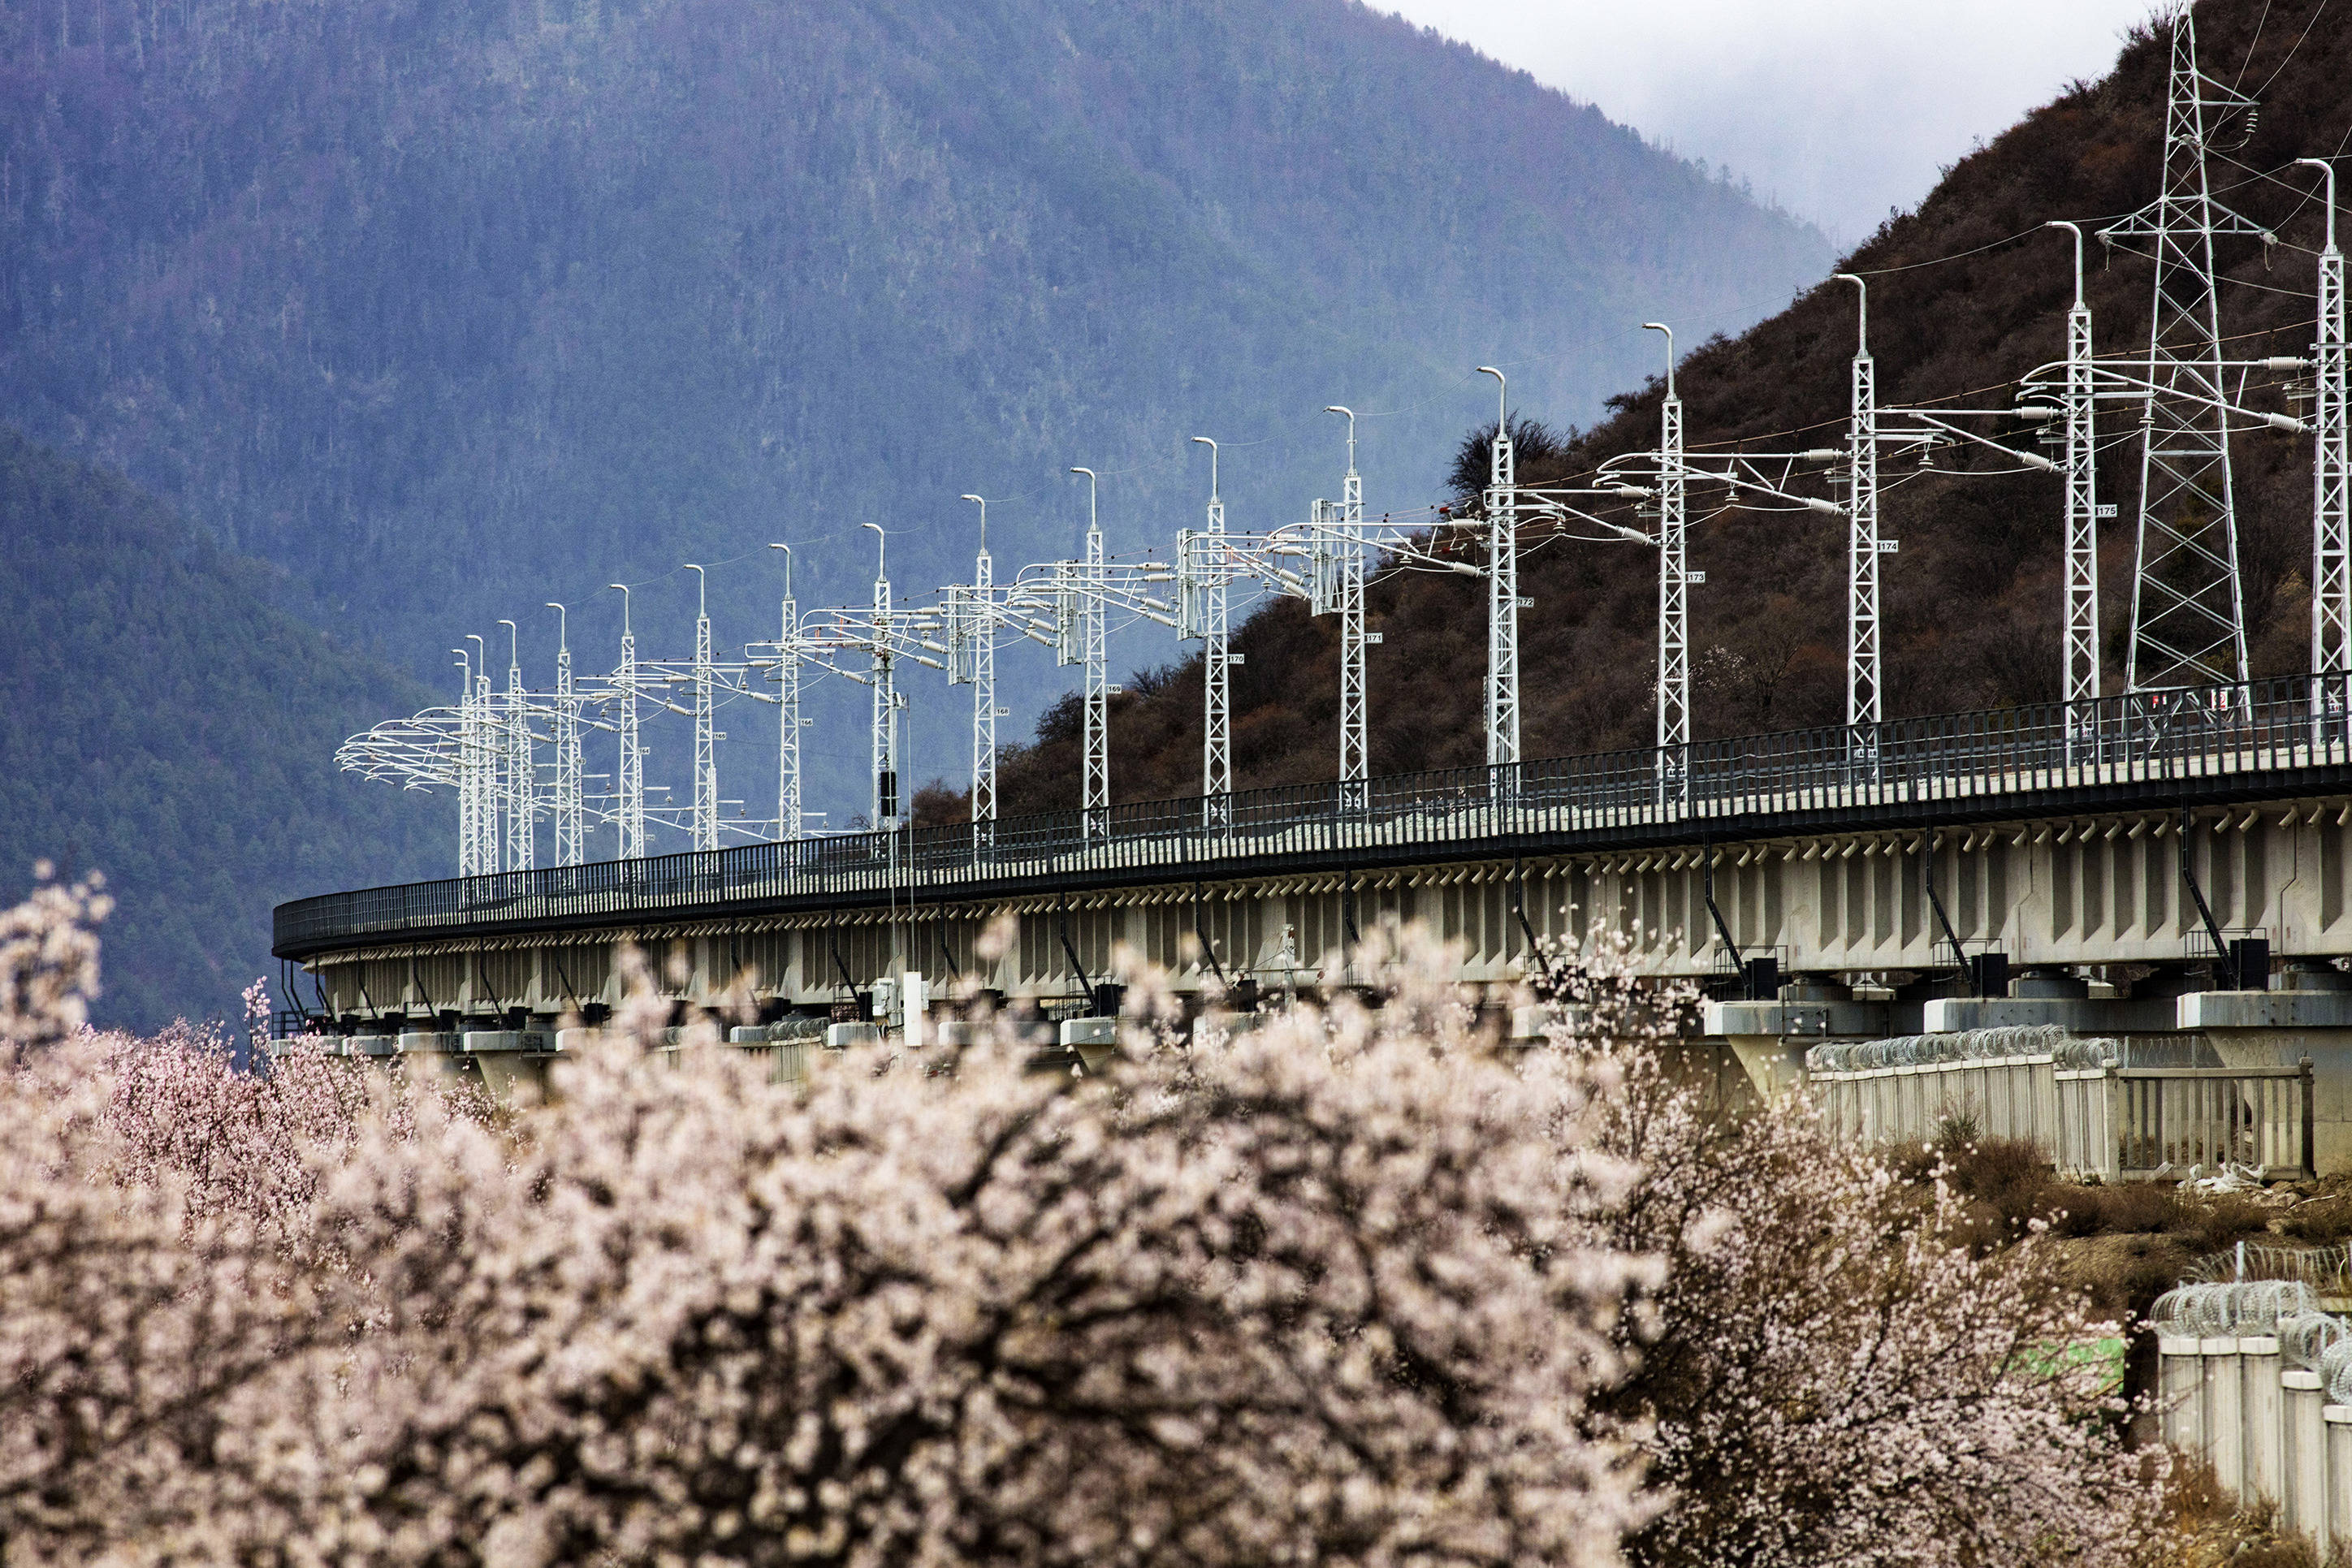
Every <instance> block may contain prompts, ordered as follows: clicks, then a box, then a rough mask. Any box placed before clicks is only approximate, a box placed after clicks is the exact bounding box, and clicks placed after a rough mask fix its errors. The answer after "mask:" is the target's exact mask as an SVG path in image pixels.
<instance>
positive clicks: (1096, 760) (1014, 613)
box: [1002, 528, 1176, 835]
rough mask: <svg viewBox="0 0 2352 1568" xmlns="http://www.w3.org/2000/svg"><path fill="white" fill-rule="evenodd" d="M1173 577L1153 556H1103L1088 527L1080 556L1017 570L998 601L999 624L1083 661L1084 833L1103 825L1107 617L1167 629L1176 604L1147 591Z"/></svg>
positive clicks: (1071, 660)
mask: <svg viewBox="0 0 2352 1568" xmlns="http://www.w3.org/2000/svg"><path fill="white" fill-rule="evenodd" d="M1175 577H1176V573H1175V572H1174V571H1172V570H1170V569H1169V568H1168V567H1167V566H1166V565H1164V564H1162V563H1160V562H1158V561H1144V562H1139V563H1129V562H1125V561H1120V562H1116V563H1114V562H1111V561H1109V560H1107V559H1104V556H1103V549H1102V535H1101V533H1100V531H1099V530H1097V529H1091V528H1090V529H1088V530H1087V555H1086V559H1083V560H1056V561H1043V562H1038V563H1035V564H1033V565H1031V566H1027V567H1024V568H1023V569H1022V572H1021V575H1020V577H1019V578H1018V579H1017V580H1015V581H1014V583H1013V587H1012V591H1011V592H1010V593H1009V594H1008V595H1007V596H1006V598H1005V600H1004V601H1003V610H1002V616H1003V621H1004V622H1005V623H1007V624H1010V625H1012V626H1013V627H1014V628H1015V629H1017V630H1018V631H1019V632H1021V634H1022V635H1024V636H1025V637H1028V638H1030V639H1032V640H1033V641H1035V642H1039V643H1045V645H1046V646H1047V647H1050V648H1052V649H1053V650H1054V662H1055V664H1059V665H1062V666H1064V667H1068V666H1070V665H1074V664H1083V665H1085V667H1086V673H1085V694H1086V695H1085V702H1086V715H1087V723H1086V727H1085V742H1086V792H1085V795H1084V797H1083V800H1084V801H1085V805H1084V807H1083V810H1084V812H1085V816H1084V819H1083V821H1084V822H1085V824H1086V828H1085V831H1087V833H1088V834H1089V835H1092V834H1093V833H1094V832H1095V831H1097V828H1099V829H1100V830H1101V831H1106V832H1107V831H1109V823H1110V729H1109V699H1110V698H1111V697H1112V696H1113V695H1117V694H1118V689H1119V688H1118V687H1117V686H1115V685H1111V684H1110V670H1109V665H1108V653H1107V641H1106V639H1107V632H1108V617H1109V614H1110V612H1112V611H1114V610H1115V611H1118V612H1120V613H1122V614H1125V615H1129V616H1132V617H1136V618H1139V619H1142V620H1146V621H1150V622H1156V623H1158V624H1160V625H1162V626H1167V627H1170V628H1173V627H1174V626H1175V625H1176V606H1175V605H1173V604H1171V603H1170V602H1169V601H1167V600H1166V599H1163V598H1161V597H1160V594H1159V593H1157V592H1155V591H1154V590H1155V589H1160V588H1164V587H1165V586H1166V585H1167V584H1169V583H1171V582H1172V581H1173V580H1175Z"/></svg>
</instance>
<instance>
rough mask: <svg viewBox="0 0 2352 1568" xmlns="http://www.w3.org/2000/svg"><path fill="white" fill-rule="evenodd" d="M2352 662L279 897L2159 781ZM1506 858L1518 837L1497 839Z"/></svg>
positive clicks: (854, 886) (2273, 732)
mask: <svg viewBox="0 0 2352 1568" xmlns="http://www.w3.org/2000/svg"><path fill="white" fill-rule="evenodd" d="M2348 708H2352V677H2347V675H2346V674H2330V675H2326V676H2308V675H2298V676H2292V677H2281V678H2277V679H2273V680H2266V681H2256V682H2252V683H2250V684H2248V685H2235V686H2216V687H2209V688H2202V689H2199V690H2194V691H2185V692H2173V693H2162V694H2151V695H2139V696H2130V697H2113V698H2105V699H2102V700H2100V701H2097V702H2084V703H2073V704H2067V703H2049V704H2042V705H2039V706H2028V707H2019V708H2005V709H1993V710H1990V711H1985V712H1979V713H1966V714H1947V715H1938V716H1930V717H1924V718H1910V719H1896V720H1893V721H1890V722H1887V723H1885V724H1879V725H1874V726H1869V727H1848V726H1843V725H1841V726H1832V727H1822V728H1817V729H1802V730H1790V731H1786V732H1782V733H1779V734H1770V735H1757V736H1741V737H1730V738H1726V739H1720V740H1705V741H1694V742H1691V743H1690V744H1689V745H1687V746H1685V747H1679V748H1674V749H1672V750H1662V749H1655V748H1643V749H1638V750H1625V751H1613V752H1600V753H1594V754H1591V755H1586V756H1580V757H1565V758H1549V759H1545V760H1539V761H1529V762H1521V763H1517V764H1514V765H1510V766H1507V767H1497V768H1442V769H1435V770H1432V771H1427V772H1421V773H1405V774H1392V775H1390V776H1388V777H1385V778H1380V779H1370V780H1368V781H1365V782H1364V783H1362V784H1360V785H1353V786H1350V787H1349V790H1348V791H1347V792H1346V793H1345V794H1343V793H1342V791H1341V789H1340V787H1339V784H1337V783H1327V784H1311V785H1291V786H1286V787H1281V788H1276V789H1248V790H1238V791H1235V792H1234V793H1233V794H1231V795H1225V796H1214V797H1193V798H1190V799H1184V800H1150V801H1137V802H1131V803H1129V804H1127V805H1122V806H1115V807H1113V808H1111V809H1110V810H1109V811H1108V813H1099V814H1097V817H1096V820H1095V821H1094V822H1093V823H1091V824H1090V823H1089V822H1088V821H1087V818H1086V816H1085V814H1084V813H1082V812H1081V811H1079V810H1067V811H1052V812H1041V813H1038V814H1035V815H1032V816H1024V817H1013V818H1006V819H1003V820H1001V821H994V822H983V823H962V822H960V823H954V824H951V825H947V826H935V827H928V828H912V829H901V830H899V831H895V832H869V833H850V834H842V835H835V836H827V837H822V838H811V839H800V840H794V841H783V842H773V843H759V844H745V845H740V846H738V847H735V848H732V849H724V850H710V851H702V852H694V853H685V854H673V855H660V856H655V857H650V858H647V859H643V860H634V861H605V862H597V863H595V864H591V865H581V866H562V867H549V868H544V869H541V870H536V871H523V872H504V873H495V874H492V875H488V876H475V877H463V878H452V879H449V880H447V881H442V882H429V883H409V884H406V885H404V886H396V887H379V888H368V889H362V890H360V891H356V892H350V893H336V894H322V895H320V896H318V897H315V898H306V899H299V900H297V901H295V902H293V903H290V904H280V905H279V906H278V909H277V911H276V922H275V941H274V946H276V948H277V949H278V952H279V953H281V954H285V955H289V956H291V955H298V954H299V953H300V952H302V951H305V950H307V949H309V948H310V947H313V946H317V945H320V944H322V943H326V942H331V941H335V940H339V939H343V938H349V937H354V936H369V935H373V934H378V933H383V934H390V933H395V932H399V933H406V932H422V931H429V930H431V929H434V928H436V927H453V926H457V927H461V926H466V925H476V924H499V925H506V924H510V923H532V922H540V921H560V920H566V919H585V920H597V919H612V918H614V917H620V918H627V917H629V916H633V915H646V916H652V917H661V916H669V915H680V914H687V913H691V912H692V911H694V910H697V909H699V908H718V907H724V906H726V905H729V904H736V903H740V902H743V901H751V900H770V899H789V898H794V897H803V896H805V897H824V896H837V897H849V898H856V897H867V896H872V895H876V894H885V893H896V894H901V895H904V896H908V897H910V898H924V899H930V900H937V899H940V898H942V897H955V896H958V895H959V894H962V893H965V892H967V891H970V892H977V891H979V890H980V889H982V887H984V886H986V885H988V884H991V883H1003V882H1006V881H1008V880H1021V879H1038V878H1044V879H1053V878H1065V879H1071V880H1074V881H1078V880H1083V879H1085V878H1086V877H1087V876H1088V875H1090V874H1093V875H1107V874H1115V873H1134V872H1138V871H1148V870H1150V869H1153V868H1163V867H1164V868H1167V869H1168V870H1170V871H1171V872H1175V873H1180V874H1181V875H1183V876H1185V877H1188V878H1189V877H1192V876H1195V875H1202V874H1206V875H1212V876H1213V875H1216V874H1218V873H1217V871H1216V866H1217V863H1218V862H1235V863H1244V862H1253V861H1261V862H1262V861H1264V860H1265V859H1267V858H1269V857H1284V858H1288V857H1296V856H1301V855H1312V856H1327V857H1328V856H1345V855H1348V854H1350V853H1354V852H1391V851H1394V850H1398V849H1409V848H1412V847H1415V846H1422V845H1427V846H1431V847H1433V848H1442V849H1444V850H1445V851H1446V852H1447V853H1448V854H1449V855H1450V856H1458V855H1461V854H1464V853H1466V852H1475V849H1476V846H1477V845H1478V844H1480V843H1481V842H1486V841H1493V842H1495V843H1496V844H1497V845H1498V846H1501V845H1509V844H1526V843H1531V842H1535V843H1557V844H1559V845H1561V846H1562V847H1573V844H1574V842H1575V841H1577V840H1578V839H1580V838H1598V837H1605V836H1607V835H1609V834H1611V833H1615V832H1623V831H1633V830H1651V831H1654V830H1658V829H1675V828H1679V827H1684V826H1689V827H1693V828H1696V829H1698V830H1700V831H1706V828H1707V827H1709V826H1710V825H1712V824H1722V825H1725V826H1730V825H1733V824H1736V823H1738V822H1739V821H1741V820H1743V819H1757V818H1768V817H1776V816H1788V815H1793V814H1801V813H1817V812H1835V811H1838V810H1868V809H1871V808H1885V807H1904V806H1915V805H1922V804H1931V803H1937V802H1962V801H1976V802H1992V801H1998V800H2000V799H2003V798H2010V797H2016V798H2033V797H2043V796H2048V795H2051V794H2053V793H2063V792H2068V791H2095V790H2099V789H2116V788H2126V787H2130V786H2145V785H2147V784H2151V783H2166V782H2187V781H2198V780H2202V781H2210V783H2211V784H2212V785H2213V786H2215V787H2216V788H2226V787H2227V786H2228V784H2229V783H2230V781H2231V780H2233V779H2236V780H2240V781H2242V780H2244V779H2245V778H2246V776H2248V775H2255V774H2263V773H2272V772H2279V771H2285V770H2301V769H2310V768H2345V767H2346V766H2347V763H2352V751H2348V750H2347V725H2346V715H2347V709H2348ZM1504 852H1508V850H1507V849H1506V850H1505V851H1504Z"/></svg>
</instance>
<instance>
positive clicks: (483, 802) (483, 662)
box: [466, 632, 503, 876]
mask: <svg viewBox="0 0 2352 1568" xmlns="http://www.w3.org/2000/svg"><path fill="white" fill-rule="evenodd" d="M466 641H467V642H468V643H472V644H473V645H474V716H473V722H472V723H471V724H470V725H469V726H468V727H467V728H468V730H469V731H470V734H471V739H472V744H471V745H470V746H468V747H467V755H468V758H469V760H470V765H471V766H472V767H473V768H474V769H475V781H474V798H475V800H476V801H477V803H478V805H477V810H475V812H474V834H475V837H474V870H475V871H476V873H478V874H480V875H483V876H488V875H491V874H493V873H496V872H497V871H498V870H499V803H500V802H499V768H501V766H502V765H503V764H502V763H501V760H500V758H501V755H502V752H503V747H500V745H499V733H498V720H497V718H496V717H495V716H494V709H495V705H496V701H497V699H496V698H494V697H493V696H492V695H490V652H489V648H488V644H486V643H483V641H482V639H481V638H480V637H479V636H478V635H477V634H476V633H474V632H467V633H466Z"/></svg>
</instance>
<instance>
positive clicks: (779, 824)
mask: <svg viewBox="0 0 2352 1568" xmlns="http://www.w3.org/2000/svg"><path fill="white" fill-rule="evenodd" d="M768 548H769V549H780V550H782V551H783V552H784V598H783V603H782V606H781V608H780V611H779V613H778V616H777V626H778V632H777V636H776V643H775V654H776V656H775V661H774V663H775V671H776V709H777V720H776V837H777V838H779V839H782V840H783V841H786V842H790V841H793V840H794V839H797V838H799V837H800V836H801V823H802V821H803V818H802V815H801V811H802V801H801V726H802V722H803V721H802V718H801V653H800V646H799V642H798V636H799V632H800V621H801V610H800V601H798V600H796V599H794V598H793V547H792V546H790V545H771V546H769V547H768ZM751 653H752V650H751V649H748V648H747V649H745V650H744V659H745V662H746V663H747V664H754V665H755V666H756V664H757V663H758V661H756V660H754V659H752V657H751Z"/></svg>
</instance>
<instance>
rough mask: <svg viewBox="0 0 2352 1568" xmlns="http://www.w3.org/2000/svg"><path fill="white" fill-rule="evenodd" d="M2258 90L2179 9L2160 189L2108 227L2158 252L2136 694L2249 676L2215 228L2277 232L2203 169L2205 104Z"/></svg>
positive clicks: (2217, 104)
mask: <svg viewBox="0 0 2352 1568" xmlns="http://www.w3.org/2000/svg"><path fill="white" fill-rule="evenodd" d="M2252 101H2253V100H2252V99H2249V98H2247V97H2245V96H2244V95H2243V94H2242V93H2240V92H2237V91H2236V90H2235V89H2231V88H2226V87H2223V86H2222V85H2221V83H2219V82H2217V81H2214V80H2212V79H2211V78H2209V77H2207V76H2205V75H2204V74H2203V73H2202V72H2200V70H2199V69H2198V68H2197V24H2196V18H2195V16H2194V15H2193V14H2192V13H2191V11H2190V9H2189V7H2188V6H2186V5H2183V6H2180V7H2179V8H2178V9H2177V10H2176V11H2175V13H2174V16H2173V21H2172V63H2171V78H2170V85H2169V88H2168V93H2167V101H2166V109H2165V124H2164V188H2163V191H2162V193H2160V194H2159V195H2158V198H2157V200H2156V202H2155V203H2154V204H2152V205H2150V206H2148V207H2145V208H2143V209H2141V211H2140V212H2138V213H2137V214H2134V215H2133V216H2131V217H2130V218H2127V219H2126V220H2125V221H2124V222H2122V223H2120V224H2117V225H2113V226H2112V227H2109V228H2106V229H2103V230H2101V231H2100V237H2101V238H2102V239H2104V240H2112V239H2114V238H2116V237H2118V236H2130V237H2134V238H2146V239H2148V240H2150V241H2152V242H2153V243H2154V246H2155V250H2156V279H2155V296H2154V303H2153V306H2152V307H2151V309H2150V315H2149V328H2148V359H2149V361H2150V364H2149V378H2148V379H2149V381H2150V382H2152V383H2153V394H2152V395H2151V396H2150V397H2149V398H2148V400H2147V404H2146V413H2145V414H2144V416H2143V422H2142V429H2143V432H2144V440H2143V443H2142V445H2141V448H2140V499H2139V540H2138V552H2137V561H2136V563H2135V565H2134V569H2133V572H2132V622H2131V648H2130V653H2129V659H2128V665H2127V677H2128V686H2129V689H2130V690H2131V691H2132V692H2134V693H2140V692H2162V691H2177V690H2180V689H2183V688H2187V687H2191V686H2199V685H2214V684H2232V683H2240V682H2243V681H2244V680H2245V679H2246V675H2247V666H2246V610H2245V597H2244V584H2243V582H2242V579H2241V577H2240V574H2239V570H2238V519H2237V508H2236V501H2235V497H2234V493H2233V490H2232V485H2231V470H2230V420H2229V414H2228V412H2227V404H2228V401H2229V395H2228V394H2229V389H2228V387H2227V386H2226V385H2225V383H2224V382H2223V380H2222V370H2221V315H2220V309H2221V305H2220V297H2219V294H2218V291H2217V290H2216V288H2215V287H2214V280H2213V237H2214V235H2217V234H2232V235H2260V236H2261V237H2262V238H2263V241H2264V242H2265V243H2266V244H2267V243H2268V242H2269V241H2270V240H2271V239H2272V237H2273V236H2272V235H2270V234H2269V233H2268V232H2267V231H2265V230H2263V228H2262V227H2261V225H2257V224H2254V223H2252V222H2250V221H2249V220H2247V219H2245V218H2242V217H2240V216H2238V215H2237V214H2234V213H2231V212H2230V211H2228V210H2227V209H2226V208H2223V207H2221V206H2219V205H2218V204H2216V203H2215V202H2214V201H2213V199H2212V192H2211V188H2210V183H2209V182H2208V180H2207V178H2206V169H2205V149H2206V138H2207V135H2208V133H2209V131H2210V129H2211V127H2210V125H2209V124H2208V122H2207V120H2206V110H2209V109H2212V110H2220V111H2221V113H2222V115H2223V116H2224V117H2226V116H2227V115H2228V114H2229V113H2230V112H2231V111H2232V110H2251V108H2252Z"/></svg>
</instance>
